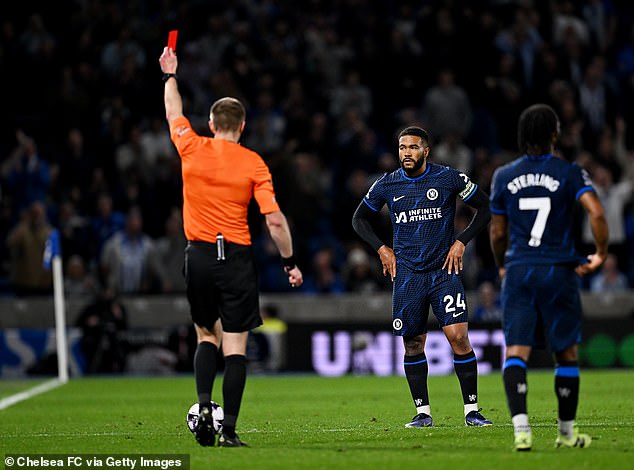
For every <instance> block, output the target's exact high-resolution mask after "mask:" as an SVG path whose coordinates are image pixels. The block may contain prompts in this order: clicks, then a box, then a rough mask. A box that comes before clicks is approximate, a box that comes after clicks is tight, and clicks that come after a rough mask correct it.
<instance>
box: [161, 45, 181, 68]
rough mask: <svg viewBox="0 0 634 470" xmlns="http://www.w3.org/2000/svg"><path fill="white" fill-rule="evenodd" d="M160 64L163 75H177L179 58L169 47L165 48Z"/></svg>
mask: <svg viewBox="0 0 634 470" xmlns="http://www.w3.org/2000/svg"><path fill="white" fill-rule="evenodd" d="M159 64H160V66H161V70H162V72H163V73H176V69H177V68H178V58H177V57H176V53H175V52H174V51H173V50H171V49H170V48H169V47H164V48H163V53H162V54H161V57H159Z"/></svg>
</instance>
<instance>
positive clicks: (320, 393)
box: [0, 370, 634, 470]
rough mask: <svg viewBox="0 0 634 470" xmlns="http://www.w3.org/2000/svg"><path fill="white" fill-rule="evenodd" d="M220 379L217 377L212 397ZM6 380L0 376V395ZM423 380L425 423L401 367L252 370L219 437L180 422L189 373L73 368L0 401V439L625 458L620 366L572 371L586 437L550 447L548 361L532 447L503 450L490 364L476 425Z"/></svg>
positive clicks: (334, 459) (280, 451)
mask: <svg viewBox="0 0 634 470" xmlns="http://www.w3.org/2000/svg"><path fill="white" fill-rule="evenodd" d="M28 385H33V384H32V383H30V384H28ZM221 385H222V377H219V378H218V380H216V384H215V387H214V389H215V393H214V399H215V400H216V401H218V402H220V403H221V402H222V400H221V398H220V394H219V392H220V390H221ZM16 389H17V387H16V385H15V383H11V382H6V381H5V382H0V397H6V396H7V395H8V394H10V393H15V392H16ZM429 389H430V399H431V405H432V412H433V415H434V427H433V428H427V429H406V428H404V426H403V425H404V423H405V422H407V421H408V420H409V419H410V418H411V417H412V416H413V415H414V414H415V410H414V407H413V405H412V403H411V399H410V397H409V391H408V389H407V384H406V381H405V378H404V377H374V376H362V377H353V376H346V377H341V378H320V377H316V376H309V375H298V376H293V375H288V376H276V377H273V376H256V375H252V376H249V378H248V380H247V387H246V391H245V397H244V400H243V405H242V410H241V413H240V419H239V421H238V433H239V434H240V437H241V438H242V439H243V440H244V441H246V442H248V443H249V444H250V447H249V448H242V449H225V448H203V447H200V446H198V444H197V443H196V441H195V440H194V438H193V436H192V435H191V433H190V432H189V430H188V429H187V427H186V424H185V415H186V413H187V410H188V408H189V406H190V405H191V404H193V403H194V401H195V394H194V381H193V377H190V376H176V377H168V378H164V377H162V378H158V377H148V378H144V377H135V378H80V379H74V380H71V381H70V382H69V383H68V384H66V385H63V386H61V387H59V388H56V389H54V390H52V391H49V392H46V393H44V394H41V395H38V396H35V397H33V398H31V399H28V400H26V401H22V402H20V403H18V404H16V405H13V406H11V407H9V408H7V409H5V410H2V411H0V450H1V451H2V452H1V453H2V454H3V455H4V454H6V453H38V454H39V453H41V454H44V453H62V454H65V453H68V454H72V453H83V454H113V453H118V454H160V453H173V454H189V455H190V461H191V468H192V469H203V468H205V469H213V468H227V469H229V468H231V469H267V468H271V469H318V468H319V469H344V468H345V469H349V470H352V469H364V470H366V469H399V470H401V469H413V468H425V467H428V468H432V469H434V470H435V469H445V468H447V469H452V470H456V469H463V468H464V469H471V468H475V469H478V468H493V469H496V470H497V469H514V468H518V469H522V468H526V469H566V468H570V469H580V468H598V469H607V468H615V469H616V468H618V469H625V468H632V458H633V456H632V452H634V429H633V427H634V396H633V392H634V374H633V373H632V372H631V371H627V370H618V371H617V370H612V371H589V370H584V371H582V376H581V397H580V405H579V412H578V418H577V421H578V423H579V426H580V429H581V430H582V431H584V432H588V433H589V434H590V435H591V436H592V437H593V438H594V440H593V442H592V446H591V447H589V448H587V449H555V448H554V440H555V436H556V432H557V430H556V399H555V395H554V393H553V373H552V371H549V372H546V371H532V372H530V373H529V398H528V400H529V415H530V419H531V422H532V425H533V436H534V437H533V441H534V442H533V450H532V452H525V453H517V452H514V451H513V450H512V443H513V430H512V427H511V423H510V418H509V416H508V411H507V408H506V400H505V397H504V393H503V388H502V380H501V377H500V374H499V373H494V374H491V375H487V376H481V377H480V379H479V394H480V406H481V407H482V408H483V410H482V412H483V414H484V415H485V416H486V417H488V418H489V419H491V420H492V421H493V422H494V426H492V427H488V428H467V427H466V426H464V424H463V413H462V402H461V398H460V392H459V388H458V381H457V379H456V377H455V376H453V375H451V376H443V377H438V376H433V377H430V378H429Z"/></svg>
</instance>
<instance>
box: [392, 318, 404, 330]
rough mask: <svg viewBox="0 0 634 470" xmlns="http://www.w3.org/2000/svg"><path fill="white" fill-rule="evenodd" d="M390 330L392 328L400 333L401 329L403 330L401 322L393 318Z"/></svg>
mask: <svg viewBox="0 0 634 470" xmlns="http://www.w3.org/2000/svg"><path fill="white" fill-rule="evenodd" d="M392 328H394V329H395V330H396V331H400V330H401V328H403V321H402V320H401V319H400V318H395V319H394V321H393V322H392Z"/></svg>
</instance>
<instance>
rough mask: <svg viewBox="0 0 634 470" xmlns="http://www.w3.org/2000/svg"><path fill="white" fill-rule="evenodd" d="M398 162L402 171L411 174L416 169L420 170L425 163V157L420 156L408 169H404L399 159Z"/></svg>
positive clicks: (415, 171) (416, 170)
mask: <svg viewBox="0 0 634 470" xmlns="http://www.w3.org/2000/svg"><path fill="white" fill-rule="evenodd" d="M399 163H400V164H401V168H402V169H403V171H404V172H405V174H406V175H407V176H413V175H415V174H416V173H417V172H418V170H420V169H421V168H422V167H423V165H424V164H425V159H424V158H421V159H420V160H418V161H417V162H415V163H414V166H413V167H412V168H411V169H409V170H406V169H405V167H404V166H403V162H402V161H400V162H399Z"/></svg>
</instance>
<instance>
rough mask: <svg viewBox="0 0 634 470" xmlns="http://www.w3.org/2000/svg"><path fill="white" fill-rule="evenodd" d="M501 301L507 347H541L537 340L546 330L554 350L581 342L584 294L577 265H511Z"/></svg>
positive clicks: (558, 350) (505, 277)
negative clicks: (581, 294) (582, 294)
mask: <svg viewBox="0 0 634 470" xmlns="http://www.w3.org/2000/svg"><path fill="white" fill-rule="evenodd" d="M501 301H502V309H503V311H504V318H503V322H502V323H503V326H504V336H505V338H506V345H507V346H513V345H519V346H533V347H538V346H541V344H539V341H536V339H538V338H539V336H540V335H541V334H542V333H543V334H544V335H545V339H546V341H547V342H548V345H549V346H550V349H551V350H552V351H553V352H561V351H563V350H564V349H567V348H569V347H570V346H573V345H575V344H578V343H579V342H580V341H581V319H582V311H581V296H580V294H579V278H578V276H577V274H576V273H575V271H574V268H573V267H568V266H556V265H555V266H547V265H543V266H530V265H515V266H510V267H509V268H507V270H506V275H505V276H504V280H503V282H502V296H501ZM542 327H543V331H541V330H542Z"/></svg>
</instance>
